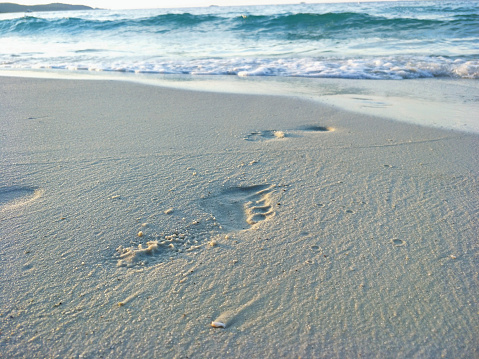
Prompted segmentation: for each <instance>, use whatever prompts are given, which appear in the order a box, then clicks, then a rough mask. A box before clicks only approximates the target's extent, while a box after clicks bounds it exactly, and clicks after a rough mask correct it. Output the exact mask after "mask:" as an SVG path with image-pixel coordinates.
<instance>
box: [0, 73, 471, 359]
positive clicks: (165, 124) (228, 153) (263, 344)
mask: <svg viewBox="0 0 479 359" xmlns="http://www.w3.org/2000/svg"><path fill="white" fill-rule="evenodd" d="M0 108H1V113H0V154H1V156H0V173H1V177H0V235H1V237H0V260H1V265H0V281H1V292H0V357H5V358H16V357H25V358H46V357H52V358H53V357H61V358H67V357H72V358H99V357H103V358H119V357H123V358H126V357H136V358H153V357H156V358H187V357H188V358H205V357H213V358H220V357H226V358H248V357H250V358H263V357H265V358H276V357H284V358H297V357H301V358H346V357H347V358H355V357H362V358H391V357H395V358H396V357H397V358H412V357H414V358H438V357H445V358H473V357H478V355H479V339H478V338H479V308H478V300H477V298H479V290H478V289H479V277H478V264H479V258H478V255H479V246H478V236H477V233H478V229H479V224H478V204H479V195H478V172H479V170H478V168H479V163H478V158H479V156H478V153H479V151H478V148H479V137H478V135H475V134H468V133H461V132H453V131H445V130H439V129H433V128H427V127H420V126H416V125H412V124H404V123H400V122H394V121H389V120H385V119H383V118H374V117H368V116H367V115H364V114H358V113H353V112H346V111H344V110H340V109H338V108H335V107H328V106H325V105H320V104H318V103H315V102H312V101H306V100H300V99H295V98H288V97H281V96H256V95H255V96H253V95H239V94H221V93H208V92H199V91H183V90H177V89H165V88H160V87H153V86H145V85H139V84H131V83H123V82H114V81H67V80H47V79H27V78H8V77H2V78H0ZM213 321H215V322H220V323H224V325H225V328H213V327H212V326H211V323H212V322H213Z"/></svg>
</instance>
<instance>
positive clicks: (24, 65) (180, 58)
mask: <svg viewBox="0 0 479 359" xmlns="http://www.w3.org/2000/svg"><path fill="white" fill-rule="evenodd" d="M19 69H20V70H30V69H55V70H67V71H102V72H105V71H107V72H127V73H133V74H135V73H136V74H142V73H143V74H176V75H198V76H199V75H229V76H237V77H253V76H273V77H305V78H348V79H378V80H380V79H388V80H401V79H420V78H453V79H478V78H479V2H478V1H471V0H463V1H461V0H459V1H406V2H377V3H360V2H351V3H341V4H296V5H275V6H245V7H223V6H211V7H207V8H182V9H150V10H93V11H75V12H34V13H16V14H2V15H0V70H19Z"/></svg>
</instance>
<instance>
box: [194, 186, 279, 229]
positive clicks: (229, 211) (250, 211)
mask: <svg viewBox="0 0 479 359" xmlns="http://www.w3.org/2000/svg"><path fill="white" fill-rule="evenodd" d="M273 188H274V186H270V185H256V186H247V187H233V188H229V189H227V190H225V191H223V192H222V193H220V194H219V195H217V196H212V197H208V198H205V199H204V203H203V204H204V207H205V208H206V209H208V210H210V211H211V212H212V213H213V215H214V216H215V217H216V219H217V220H218V222H219V224H220V225H221V226H222V227H223V228H225V229H231V230H244V229H248V228H251V227H253V226H256V225H258V224H259V223H261V222H262V221H265V220H266V219H268V218H270V217H272V216H274V210H273V207H272V198H271V195H272V189H273Z"/></svg>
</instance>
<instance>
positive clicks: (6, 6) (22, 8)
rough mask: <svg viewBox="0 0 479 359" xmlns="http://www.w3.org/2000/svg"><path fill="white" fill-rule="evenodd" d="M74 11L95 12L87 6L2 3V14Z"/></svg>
mask: <svg viewBox="0 0 479 359" xmlns="http://www.w3.org/2000/svg"><path fill="white" fill-rule="evenodd" d="M72 10H95V9H94V8H92V7H89V6H85V5H68V4H60V3H54V4H46V5H19V4H13V3H0V13H7V12H33V11H72Z"/></svg>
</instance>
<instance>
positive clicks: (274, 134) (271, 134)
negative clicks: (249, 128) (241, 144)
mask: <svg viewBox="0 0 479 359" xmlns="http://www.w3.org/2000/svg"><path fill="white" fill-rule="evenodd" d="M284 137H285V135H284V132H283V131H276V130H265V131H254V132H251V133H249V134H247V135H246V136H245V137H244V138H243V139H244V140H246V141H268V140H274V139H281V138H284Z"/></svg>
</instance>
